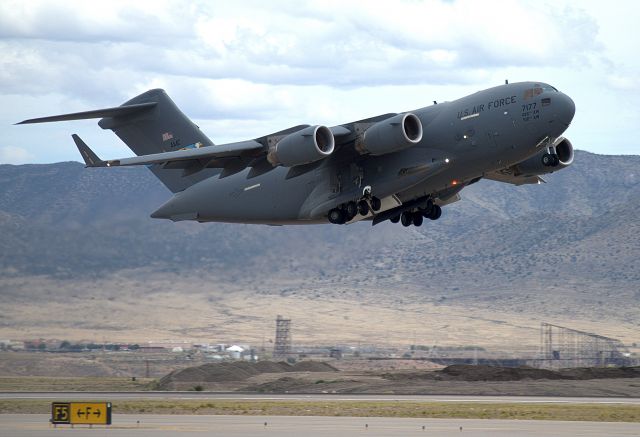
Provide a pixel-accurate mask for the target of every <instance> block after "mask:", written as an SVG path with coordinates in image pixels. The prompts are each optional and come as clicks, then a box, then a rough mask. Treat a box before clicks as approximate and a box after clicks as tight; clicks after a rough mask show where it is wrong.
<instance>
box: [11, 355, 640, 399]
mask: <svg viewBox="0 0 640 437" xmlns="http://www.w3.org/2000/svg"><path fill="white" fill-rule="evenodd" d="M153 355H157V356H156V357H153ZM147 360H148V361H149V363H150V364H149V368H150V373H151V378H149V379H146V378H144V374H145V370H146V362H147ZM133 376H135V377H136V381H132V377H133ZM105 389H109V390H116V391H130V390H206V391H241V392H253V393H353V394H356V393H362V394H443V395H444V394H447V395H454V394H458V395H510V396H521V395H527V396H604V397H608V396H609V397H614V396H615V397H619V396H622V397H626V396H629V397H640V369H639V368H622V369H603V368H592V369H570V370H560V371H550V370H541V369H531V368H524V369H512V368H496V367H488V366H449V367H448V368H444V369H442V367H441V366H437V365H433V364H430V363H428V362H425V361H411V360H394V361H376V360H373V361H370V360H366V359H354V360H346V359H345V360H340V361H335V360H334V361H331V362H330V364H329V365H328V364H325V363H321V362H312V361H302V362H298V363H297V364H296V365H294V366H291V365H288V364H286V363H278V362H272V361H260V362H258V363H253V364H252V363H246V362H235V363H234V362H227V363H211V362H207V361H205V360H204V359H200V360H198V359H196V360H194V359H189V360H187V359H186V356H184V355H178V356H176V355H175V354H142V353H137V354H135V353H134V354H129V353H122V352H121V353H109V352H106V353H96V354H90V353H87V354H51V353H27V352H23V353H16V352H2V353H0V391H65V390H70V391H92V390H93V391H101V390H105Z"/></svg>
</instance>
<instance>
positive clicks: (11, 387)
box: [0, 376, 155, 392]
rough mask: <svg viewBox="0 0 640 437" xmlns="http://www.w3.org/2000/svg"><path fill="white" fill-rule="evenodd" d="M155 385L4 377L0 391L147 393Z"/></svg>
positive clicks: (99, 379) (107, 379)
mask: <svg viewBox="0 0 640 437" xmlns="http://www.w3.org/2000/svg"><path fill="white" fill-rule="evenodd" d="M154 383H155V380H154V379H151V378H136V380H135V381H132V380H131V378H115V377H113V378H111V377H82V378H58V377H55V378H54V377H47V376H11V377H6V376H3V377H0V391H20V392H23V391H24V392H29V391H145V390H153V389H154Z"/></svg>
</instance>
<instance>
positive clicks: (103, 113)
mask: <svg viewBox="0 0 640 437" xmlns="http://www.w3.org/2000/svg"><path fill="white" fill-rule="evenodd" d="M156 105H157V103H156V102H149V103H139V104H136V105H126V106H118V107H115V108H105V109H96V110H93V111H84V112H74V113H73V114H62V115H52V116H51V117H42V118H31V119H29V120H24V121H21V122H20V123H16V124H31V123H49V122H52V121H70V120H86V119H89V118H105V117H122V116H125V115H132V114H136V113H138V112H142V111H148V110H149V109H151V108H153V107H154V106H156Z"/></svg>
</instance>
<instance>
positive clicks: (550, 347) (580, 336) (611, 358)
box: [540, 323, 630, 368]
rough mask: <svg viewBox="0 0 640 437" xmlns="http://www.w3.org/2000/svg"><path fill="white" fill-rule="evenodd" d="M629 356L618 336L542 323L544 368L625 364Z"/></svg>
mask: <svg viewBox="0 0 640 437" xmlns="http://www.w3.org/2000/svg"><path fill="white" fill-rule="evenodd" d="M629 356H630V354H629V351H628V349H627V348H626V347H625V346H624V345H623V344H622V342H620V340H617V339H615V338H610V337H605V336H602V335H598V334H594V333H592V332H585V331H579V330H577V329H571V328H566V327H564V326H558V325H552V324H550V323H541V325H540V367H548V368H563V367H605V366H608V365H614V366H624V365H628V364H629V363H628V362H629V361H630V360H629Z"/></svg>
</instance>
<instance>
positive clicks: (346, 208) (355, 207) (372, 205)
mask: <svg viewBox="0 0 640 437" xmlns="http://www.w3.org/2000/svg"><path fill="white" fill-rule="evenodd" d="M380 208H382V202H381V201H380V199H378V198H377V197H375V196H372V195H371V187H369V186H367V187H365V188H364V190H363V191H362V197H361V198H360V199H358V200H357V201H356V200H352V201H350V202H347V203H343V204H342V205H339V206H337V207H336V208H333V209H332V210H331V211H329V215H328V218H329V221H330V222H331V223H333V224H336V225H342V224H344V223H346V222H349V221H351V220H353V219H354V218H355V217H356V216H357V215H358V214H360V215H361V216H366V215H367V214H369V212H370V211H373V212H377V211H380Z"/></svg>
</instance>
